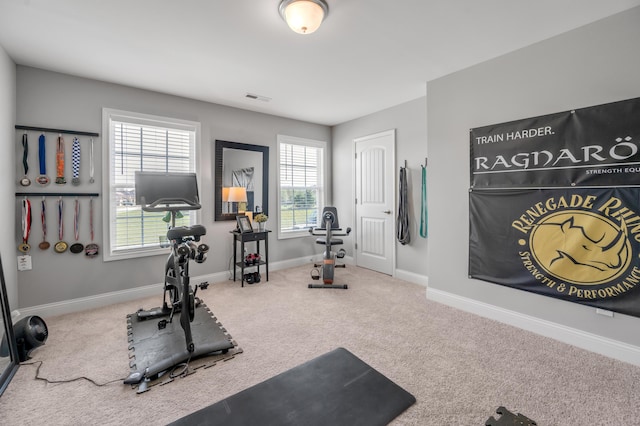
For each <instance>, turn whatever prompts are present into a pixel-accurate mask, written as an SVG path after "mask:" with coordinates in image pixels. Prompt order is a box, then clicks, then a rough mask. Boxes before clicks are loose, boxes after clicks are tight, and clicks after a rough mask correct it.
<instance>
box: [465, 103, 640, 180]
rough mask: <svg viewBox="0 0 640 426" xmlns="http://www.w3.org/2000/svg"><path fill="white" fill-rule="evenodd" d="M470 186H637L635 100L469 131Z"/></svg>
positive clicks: (639, 131)
mask: <svg viewBox="0 0 640 426" xmlns="http://www.w3.org/2000/svg"><path fill="white" fill-rule="evenodd" d="M470 142H471V188H515V187H519V188H531V187H565V186H567V187H568V186H587V185H588V186H620V185H640V98H635V99H630V100H625V101H620V102H614V103H609V104H604V105H598V106H593V107H588V108H582V109H576V110H573V111H566V112H561V113H556V114H549V115H544V116H540V117H534V118H527V119H524V120H517V121H512V122H509V123H502V124H495V125H491V126H484V127H478V128H475V129H472V130H471V137H470Z"/></svg>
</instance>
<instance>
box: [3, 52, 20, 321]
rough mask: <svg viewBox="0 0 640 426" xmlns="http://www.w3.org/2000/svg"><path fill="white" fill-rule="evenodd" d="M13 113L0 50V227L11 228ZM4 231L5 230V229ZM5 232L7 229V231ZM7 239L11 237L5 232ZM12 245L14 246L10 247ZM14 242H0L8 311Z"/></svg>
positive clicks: (13, 287)
mask: <svg viewBox="0 0 640 426" xmlns="http://www.w3.org/2000/svg"><path fill="white" fill-rule="evenodd" d="M15 112H16V65H15V63H14V62H13V61H12V60H11V59H10V58H9V56H8V55H7V53H6V52H5V51H4V49H3V48H2V47H1V46H0V141H2V142H0V146H1V147H2V150H3V152H4V154H5V155H0V170H5V173H6V174H5V176H4V179H0V200H11V202H5V203H0V223H4V224H12V223H14V221H15V216H14V215H15V213H14V212H15V209H14V208H13V206H14V200H15V190H16V188H15V185H16V181H15V180H14V179H13V173H11V172H12V171H13V169H14V167H15V163H14V155H15V152H16V145H15V144H14V143H13V141H14V140H15V132H14V125H15V120H16V118H15ZM5 229H7V228H5ZM8 229H11V228H10V227H8ZM9 235H13V233H12V232H11V231H9ZM14 242H15V244H14ZM17 244H18V240H15V241H14V239H13V238H10V237H9V238H1V239H0V254H1V256H2V267H3V269H4V277H5V280H6V285H7V296H8V298H9V306H11V309H16V308H17V307H18V281H17V271H16V269H17V267H16V265H17V263H16V256H17V255H18V250H17V249H16V247H17Z"/></svg>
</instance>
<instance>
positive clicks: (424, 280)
mask: <svg viewBox="0 0 640 426" xmlns="http://www.w3.org/2000/svg"><path fill="white" fill-rule="evenodd" d="M393 276H394V277H395V278H398V279H399V280H403V281H408V282H410V283H414V284H419V285H421V286H424V287H427V286H428V285H429V277H428V276H426V275H420V274H416V273H415V272H410V271H405V270H404V269H396V270H395V272H394V274H393Z"/></svg>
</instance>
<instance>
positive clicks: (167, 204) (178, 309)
mask: <svg viewBox="0 0 640 426" xmlns="http://www.w3.org/2000/svg"><path fill="white" fill-rule="evenodd" d="M135 181H136V203H137V204H139V205H141V206H142V210H144V211H146V212H170V213H171V226H170V227H169V230H168V232H167V240H168V241H169V244H170V246H171V252H170V253H169V257H168V259H167V262H166V266H165V268H164V293H163V305H162V307H158V308H153V309H150V310H146V311H145V310H140V311H138V312H137V315H136V320H137V321H147V320H150V319H156V318H162V319H161V320H160V321H158V323H157V330H163V329H166V328H167V326H168V325H169V324H172V323H173V318H174V316H175V315H179V317H180V326H181V327H182V330H183V332H184V346H183V347H184V348H185V350H179V351H178V350H176V351H177V353H175V354H173V353H171V354H169V353H167V354H165V356H166V358H167V359H166V361H163V360H160V361H158V362H156V365H155V366H154V368H153V369H151V368H149V367H146V370H144V371H136V372H132V373H131V374H130V375H129V377H128V378H127V379H125V383H126V384H135V383H139V382H140V381H141V380H143V379H145V378H148V376H149V375H152V374H155V373H158V371H155V372H151V370H157V369H158V368H161V367H165V368H168V367H171V366H172V365H175V363H177V362H180V361H183V360H178V358H183V356H181V354H182V353H183V352H184V353H186V355H187V356H191V355H192V354H193V353H194V352H195V351H196V348H195V344H194V338H193V335H192V330H191V323H192V322H193V320H194V318H195V316H196V309H197V308H198V307H199V305H200V300H199V299H198V298H197V297H196V293H197V290H198V287H197V286H193V287H192V286H191V283H190V276H189V261H191V260H194V261H195V262H196V263H202V262H204V261H205V260H206V259H207V252H208V251H209V246H208V245H207V244H204V243H200V244H198V242H199V241H200V238H201V237H202V236H204V235H205V234H206V233H207V230H206V228H205V227H204V226H202V225H192V226H180V227H176V226H175V222H176V215H177V213H178V212H180V211H183V210H197V209H199V208H200V207H201V206H200V203H199V198H198V185H197V180H196V175H195V173H156V172H136V174H135ZM155 334H156V335H157V337H158V338H161V336H163V334H162V333H155ZM214 346H215V345H214ZM165 364H168V365H165Z"/></svg>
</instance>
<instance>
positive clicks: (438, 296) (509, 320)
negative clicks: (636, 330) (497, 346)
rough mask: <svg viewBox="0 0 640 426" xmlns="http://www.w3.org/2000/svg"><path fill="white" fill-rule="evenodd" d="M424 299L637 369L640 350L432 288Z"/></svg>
mask: <svg viewBox="0 0 640 426" xmlns="http://www.w3.org/2000/svg"><path fill="white" fill-rule="evenodd" d="M427 299H429V300H433V301H435V302H439V303H442V304H445V305H448V306H452V307H454V308H457V309H461V310H463V311H466V312H471V313H473V314H476V315H480V316H482V317H485V318H490V319H493V320H496V321H499V322H502V323H505V324H508V325H512V326H514V327H518V328H522V329H524V330H527V331H531V332H533V333H536V334H540V335H542V336H545V337H550V338H552V339H555V340H559V341H561V342H564V343H568V344H570V345H573V346H577V347H579V348H582V349H586V350H588V351H591V352H595V353H598V354H600V355H604V356H607V357H610V358H614V359H617V360H620V361H624V362H628V363H630V364H633V365H637V366H640V347H638V346H633V345H630V344H628V343H624V342H620V341H617V340H613V339H609V338H606V337H602V336H598V335H596V334H593V333H587V332H585V331H582V330H578V329H575V328H571V327H566V326H564V325H561V324H556V323H553V322H551V321H546V320H542V319H540V318H536V317H532V316H529V315H524V314H521V313H518V312H515V311H510V310H507V309H503V308H500V307H497V306H493V305H489V304H487V303H483V302H478V301H477V300H473V299H469V298H467V297H462V296H459V295H456V294H453V293H449V292H446V291H442V290H436V289H433V288H429V289H427Z"/></svg>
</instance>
